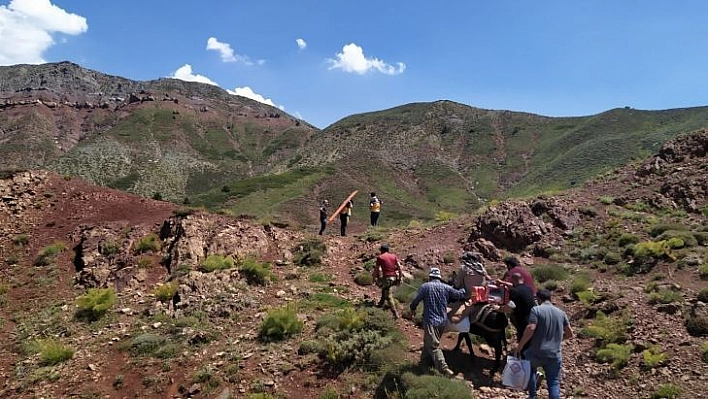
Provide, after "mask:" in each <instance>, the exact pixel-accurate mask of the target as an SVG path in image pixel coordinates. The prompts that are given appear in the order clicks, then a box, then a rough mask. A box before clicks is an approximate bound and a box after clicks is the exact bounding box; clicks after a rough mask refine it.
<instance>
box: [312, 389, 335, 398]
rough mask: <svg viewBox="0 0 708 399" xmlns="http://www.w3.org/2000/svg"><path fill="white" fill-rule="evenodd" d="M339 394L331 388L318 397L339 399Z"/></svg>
mask: <svg viewBox="0 0 708 399" xmlns="http://www.w3.org/2000/svg"><path fill="white" fill-rule="evenodd" d="M339 398H340V396H339V392H337V390H336V389H334V388H332V387H329V388H327V389H325V390H324V391H323V392H322V393H320V394H319V396H317V399H339Z"/></svg>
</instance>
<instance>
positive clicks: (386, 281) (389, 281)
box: [371, 244, 402, 318]
mask: <svg viewBox="0 0 708 399" xmlns="http://www.w3.org/2000/svg"><path fill="white" fill-rule="evenodd" d="M401 273H402V272H401V261H400V260H398V257H397V256H396V255H395V254H392V253H391V252H389V247H388V244H382V245H381V254H380V255H379V256H377V257H376V267H375V268H374V270H373V272H372V273H371V274H372V275H373V277H374V281H376V285H377V286H379V287H380V288H381V299H380V300H379V303H378V304H377V305H376V307H377V308H383V307H384V306H385V305H388V306H390V307H391V310H392V311H393V316H394V317H395V318H399V317H400V315H399V314H398V309H397V308H396V301H395V299H393V295H392V294H391V287H393V286H394V285H398V284H400V283H401V277H402V275H401Z"/></svg>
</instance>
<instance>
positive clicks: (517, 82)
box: [0, 0, 708, 128]
mask: <svg viewBox="0 0 708 399" xmlns="http://www.w3.org/2000/svg"><path fill="white" fill-rule="evenodd" d="M706 16H708V1H705V0H683V1H678V2H671V1H653V0H622V1H617V0H596V1H580V0H576V1H572V0H527V1H519V0H495V1H486V2H484V1H472V0H465V1H463V0H450V1H445V2H433V1H420V0H406V1H385V0H378V1H369V0H358V1H348V2H345V1H334V0H329V1H327V0H320V1H314V0H311V1H298V0H278V1H275V0H258V1H256V0H253V1H236V0H213V1H201V2H197V1H181V0H171V1H168V0H147V1H146V0H120V1H70V0H51V1H50V0H0V64H1V65H12V64H20V63H42V62H57V61H63V60H68V61H72V62H75V63H77V64H80V65H82V66H84V67H87V68H90V69H95V70H98V71H101V72H104V73H108V74H112V75H118V76H123V77H126V78H129V79H134V80H152V79H157V78H160V77H168V76H173V77H178V78H182V79H202V80H206V81H209V82H211V83H213V84H218V85H219V86H220V87H221V88H223V89H225V90H229V91H230V92H232V93H236V94H241V95H245V96H248V97H252V98H255V99H258V100H260V101H263V102H266V103H271V104H273V105H275V106H278V107H280V108H281V109H284V110H285V112H288V113H290V114H291V115H294V116H296V117H299V118H302V119H304V120H306V121H308V122H310V123H312V124H314V125H315V126H318V127H321V128H324V127H326V126H327V125H329V124H331V123H334V122H336V121H337V120H339V119H341V118H343V117H345V116H348V115H351V114H355V113H361V112H370V111H377V110H382V109H386V108H390V107H395V106H398V105H402V104H407V103H411V102H427V101H436V100H441V99H445V100H452V101H457V102H460V103H463V104H467V105H471V106H475V107H480V108H487V109H507V110H512V111H525V112H532V113H536V114H541V115H548V116H580V115H591V114H595V113H599V112H602V111H605V110H608V109H611V108H616V107H623V106H630V107H633V108H638V109H668V108H680V107H690V106H701V105H708V39H706V38H707V37H708V23H707V22H706Z"/></svg>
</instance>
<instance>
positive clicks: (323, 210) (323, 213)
mask: <svg viewBox="0 0 708 399" xmlns="http://www.w3.org/2000/svg"><path fill="white" fill-rule="evenodd" d="M327 205H329V201H327V200H324V201H322V205H320V235H322V233H324V231H325V227H327Z"/></svg>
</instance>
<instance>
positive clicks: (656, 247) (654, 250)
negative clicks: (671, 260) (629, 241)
mask: <svg viewBox="0 0 708 399" xmlns="http://www.w3.org/2000/svg"><path fill="white" fill-rule="evenodd" d="M633 254H634V256H635V257H652V258H661V257H665V256H670V255H671V248H670V247H669V244H668V243H667V242H666V241H644V242H640V243H638V244H637V245H635V246H634V251H633Z"/></svg>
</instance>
